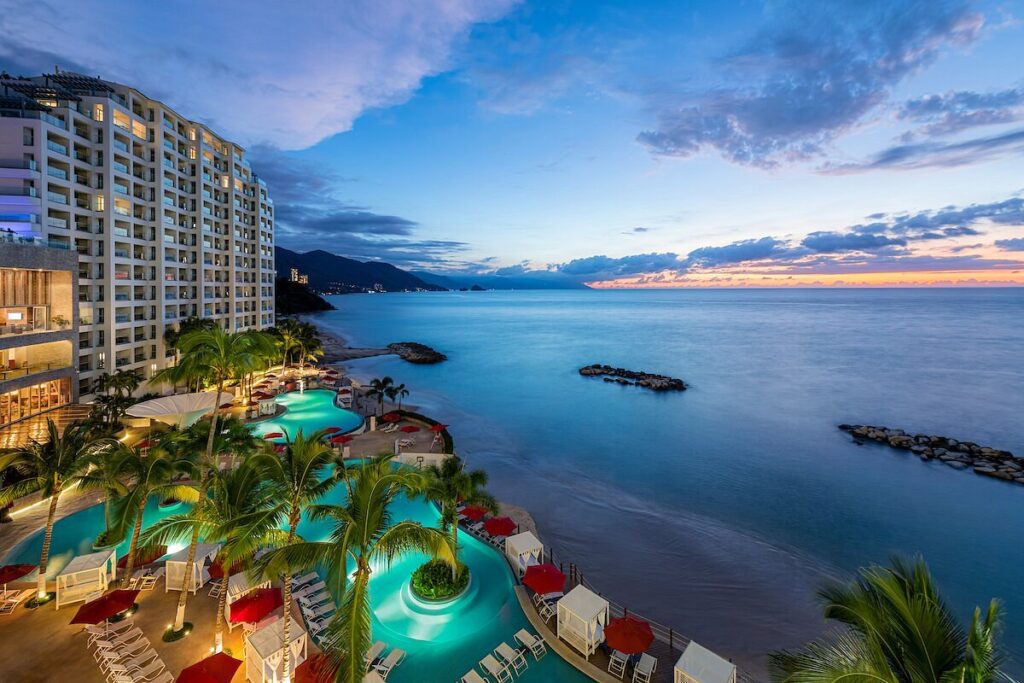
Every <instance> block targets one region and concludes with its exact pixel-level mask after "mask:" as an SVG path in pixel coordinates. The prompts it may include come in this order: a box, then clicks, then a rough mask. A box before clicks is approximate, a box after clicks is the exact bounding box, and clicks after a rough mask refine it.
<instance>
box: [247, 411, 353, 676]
mask: <svg viewBox="0 0 1024 683" xmlns="http://www.w3.org/2000/svg"><path fill="white" fill-rule="evenodd" d="M325 435H326V432H323V431H319V432H315V433H314V434H311V435H310V436H309V437H308V438H307V437H305V436H304V435H303V433H302V432H301V431H300V432H299V433H298V434H296V436H295V440H294V441H293V442H292V443H290V444H288V445H287V446H286V447H285V449H284V451H282V452H281V453H276V452H274V451H273V450H272V449H271V448H270V446H269V444H268V445H267V448H266V451H265V452H264V453H262V454H260V455H256V456H254V457H253V458H251V459H250V460H249V463H250V464H251V465H252V467H253V468H255V469H256V470H257V471H259V472H260V476H261V477H262V478H263V481H264V483H265V485H266V486H267V487H268V488H269V489H270V498H271V500H273V501H274V504H273V505H271V506H270V507H268V508H267V509H266V511H265V512H264V511H261V512H260V513H259V514H253V515H250V516H249V517H248V518H240V519H238V520H236V522H235V523H236V524H238V525H239V526H241V527H242V528H248V527H250V526H252V527H254V532H252V533H259V530H260V529H262V528H264V527H265V526H266V525H267V523H268V519H267V515H269V516H270V520H269V521H270V522H271V523H273V524H274V525H276V526H277V527H284V528H286V529H287V534H285V535H284V537H283V538H281V537H278V538H277V539H276V540H278V541H280V544H279V547H288V546H290V545H292V543H294V542H295V541H296V540H299V541H301V540H302V539H301V538H299V536H298V526H299V522H300V521H302V512H303V510H305V509H306V508H307V507H308V506H310V505H313V504H314V503H316V502H317V501H318V500H320V498H322V497H323V496H324V494H326V493H327V492H328V491H330V490H331V489H332V488H333V487H334V486H335V484H336V481H335V480H334V479H332V478H331V477H328V476H327V473H328V469H329V466H330V465H331V464H332V463H333V462H334V453H333V451H332V449H331V448H330V446H328V445H327V444H325V443H324V440H323V439H324V436H325ZM246 533H249V532H246ZM286 569H287V568H286ZM277 578H278V575H275V574H263V575H261V576H259V579H262V580H268V579H269V580H276V579H277ZM283 580H284V642H286V643H287V642H289V637H288V632H289V626H290V623H289V622H290V617H291V605H292V587H291V573H290V572H288V571H287V570H286V571H285V572H284V576H283ZM289 659H290V653H289V652H288V650H287V648H286V649H285V654H284V669H283V672H284V673H283V680H284V681H286V682H287V681H289V680H290V675H289V671H290V666H289Z"/></svg>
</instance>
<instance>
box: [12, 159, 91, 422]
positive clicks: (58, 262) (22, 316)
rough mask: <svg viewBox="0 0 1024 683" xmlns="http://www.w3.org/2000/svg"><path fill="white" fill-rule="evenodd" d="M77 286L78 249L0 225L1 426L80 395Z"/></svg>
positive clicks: (68, 401)
mask: <svg viewBox="0 0 1024 683" xmlns="http://www.w3.org/2000/svg"><path fill="white" fill-rule="evenodd" d="M2 172H3V169H0V174H2ZM0 178H3V176H2V175H0ZM77 286H78V259H77V258H76V257H75V254H74V252H72V251H70V250H68V249H54V248H50V247H47V246H45V243H43V242H40V241H35V240H32V241H27V240H23V239H21V238H19V237H17V236H15V235H14V233H13V231H12V232H7V231H6V230H4V231H0V427H4V426H6V425H9V424H11V423H12V422H17V421H19V420H23V419H25V418H27V417H32V416H33V415H38V414H39V413H42V412H45V411H47V410H51V409H53V408H59V407H60V406H64V405H67V404H69V403H72V402H73V401H75V400H76V399H77V398H78V382H77V381H75V375H76V373H75V365H76V364H77V353H76V351H77V345H78V344H77V342H78V313H77V311H76V306H75V305H74V304H75V301H74V299H75V297H74V292H75V290H76V289H77Z"/></svg>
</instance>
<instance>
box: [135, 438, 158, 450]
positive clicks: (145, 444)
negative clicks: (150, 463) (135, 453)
mask: <svg viewBox="0 0 1024 683" xmlns="http://www.w3.org/2000/svg"><path fill="white" fill-rule="evenodd" d="M155 445H156V441H153V440H152V439H143V440H142V441H140V442H138V443H137V444H135V447H136V448H152V447H153V446H155Z"/></svg>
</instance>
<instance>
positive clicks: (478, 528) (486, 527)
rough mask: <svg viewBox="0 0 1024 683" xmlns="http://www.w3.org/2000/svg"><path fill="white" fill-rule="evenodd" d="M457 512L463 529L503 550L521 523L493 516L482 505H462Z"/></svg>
mask: <svg viewBox="0 0 1024 683" xmlns="http://www.w3.org/2000/svg"><path fill="white" fill-rule="evenodd" d="M456 512H457V513H458V517H459V524H460V526H462V528H463V529H465V530H466V531H467V532H468V533H469V534H471V535H472V536H474V537H476V538H478V539H479V540H481V541H483V542H484V543H487V544H488V545H491V546H493V547H495V548H497V549H499V550H502V551H504V550H505V547H506V546H505V541H506V539H507V538H508V537H509V536H511V535H513V534H515V533H516V531H517V530H518V529H519V525H518V524H516V522H515V520H514V519H512V518H511V517H492V516H490V511H489V510H488V509H487V508H485V507H482V506H480V505H460V506H458V507H457V508H456ZM542 550H543V548H542Z"/></svg>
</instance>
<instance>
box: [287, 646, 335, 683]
mask: <svg viewBox="0 0 1024 683" xmlns="http://www.w3.org/2000/svg"><path fill="white" fill-rule="evenodd" d="M334 669H335V667H334V666H333V665H332V664H331V660H329V659H328V658H327V655H325V654H323V653H322V652H320V653H317V654H315V655H312V656H311V657H309V658H308V659H307V660H306V661H304V662H303V663H302V664H299V665H298V666H297V667H295V678H293V679H292V681H294V683H333V681H334V674H335V670H334Z"/></svg>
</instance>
